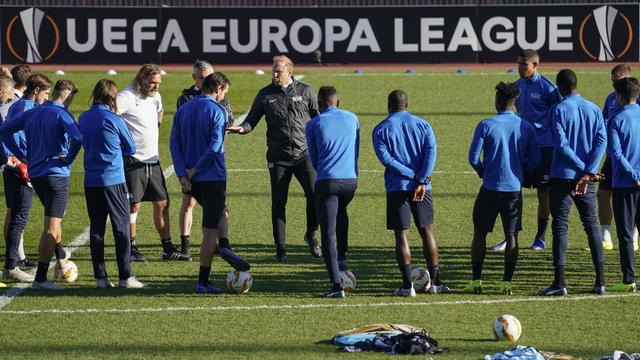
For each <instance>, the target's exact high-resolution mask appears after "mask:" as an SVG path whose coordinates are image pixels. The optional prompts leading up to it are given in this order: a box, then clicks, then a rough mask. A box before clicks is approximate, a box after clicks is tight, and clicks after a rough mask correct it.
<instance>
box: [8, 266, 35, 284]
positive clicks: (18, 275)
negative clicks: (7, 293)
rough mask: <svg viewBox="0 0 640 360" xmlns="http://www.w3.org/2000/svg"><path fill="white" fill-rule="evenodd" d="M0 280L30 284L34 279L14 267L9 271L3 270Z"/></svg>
mask: <svg viewBox="0 0 640 360" xmlns="http://www.w3.org/2000/svg"><path fill="white" fill-rule="evenodd" d="M2 278H3V279H5V280H9V279H12V280H17V281H24V282H32V281H33V279H34V277H33V275H31V274H29V273H26V272H24V271H22V270H20V268H19V267H16V268H14V269H11V270H9V269H3V270H2Z"/></svg>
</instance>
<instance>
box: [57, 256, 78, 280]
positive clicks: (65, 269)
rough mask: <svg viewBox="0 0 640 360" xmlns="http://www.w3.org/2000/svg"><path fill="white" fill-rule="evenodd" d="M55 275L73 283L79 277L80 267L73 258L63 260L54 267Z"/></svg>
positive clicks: (58, 278)
mask: <svg viewBox="0 0 640 360" xmlns="http://www.w3.org/2000/svg"><path fill="white" fill-rule="evenodd" d="M53 277H54V278H56V279H57V280H64V281H66V282H68V283H72V282H74V281H76V279H77V278H78V267H77V266H76V264H75V263H74V262H73V261H71V260H62V261H60V264H59V265H56V266H55V267H54V269H53Z"/></svg>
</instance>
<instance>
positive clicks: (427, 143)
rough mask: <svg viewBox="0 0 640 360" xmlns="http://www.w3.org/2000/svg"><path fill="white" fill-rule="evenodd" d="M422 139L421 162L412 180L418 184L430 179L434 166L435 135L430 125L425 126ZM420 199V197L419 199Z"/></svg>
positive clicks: (435, 151) (435, 155) (435, 154)
mask: <svg viewBox="0 0 640 360" xmlns="http://www.w3.org/2000/svg"><path fill="white" fill-rule="evenodd" d="M426 130H427V131H426V133H425V135H424V141H423V144H422V149H423V150H422V159H423V160H422V164H421V166H420V169H419V170H418V172H417V173H416V174H415V175H414V180H415V181H416V182H417V183H418V184H426V183H428V182H429V181H430V180H431V175H432V174H433V168H434V167H435V166H436V158H437V145H436V135H435V134H434V133H433V128H432V127H431V126H429V125H428V126H427V127H426ZM420 200H422V199H420Z"/></svg>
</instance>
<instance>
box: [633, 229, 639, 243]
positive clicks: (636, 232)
mask: <svg viewBox="0 0 640 360" xmlns="http://www.w3.org/2000/svg"><path fill="white" fill-rule="evenodd" d="M633 242H634V243H637V242H638V228H637V227H636V228H633Z"/></svg>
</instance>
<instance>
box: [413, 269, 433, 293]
mask: <svg viewBox="0 0 640 360" xmlns="http://www.w3.org/2000/svg"><path fill="white" fill-rule="evenodd" d="M411 281H413V288H414V289H415V290H416V291H417V292H420V291H427V290H429V288H430V287H431V276H430V275H429V271H428V270H427V269H426V268H423V267H417V268H414V269H413V270H411Z"/></svg>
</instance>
